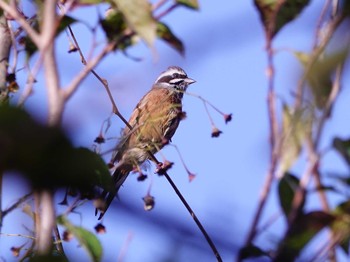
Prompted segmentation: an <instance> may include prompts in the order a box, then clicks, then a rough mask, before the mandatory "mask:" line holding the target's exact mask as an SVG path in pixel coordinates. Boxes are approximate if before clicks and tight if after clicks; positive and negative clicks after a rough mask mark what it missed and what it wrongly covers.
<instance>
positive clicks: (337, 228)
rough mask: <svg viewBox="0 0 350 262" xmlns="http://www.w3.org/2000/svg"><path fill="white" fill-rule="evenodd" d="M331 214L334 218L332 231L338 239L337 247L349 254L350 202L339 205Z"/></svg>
mask: <svg viewBox="0 0 350 262" xmlns="http://www.w3.org/2000/svg"><path fill="white" fill-rule="evenodd" d="M332 214H333V215H334V216H335V217H336V220H335V222H334V223H333V225H332V231H333V233H334V235H335V236H337V239H339V246H340V247H341V248H342V249H343V250H344V252H345V253H347V254H350V250H349V242H350V200H348V201H345V202H343V203H341V204H339V205H338V206H337V207H336V208H335V209H334V211H333V212H332Z"/></svg>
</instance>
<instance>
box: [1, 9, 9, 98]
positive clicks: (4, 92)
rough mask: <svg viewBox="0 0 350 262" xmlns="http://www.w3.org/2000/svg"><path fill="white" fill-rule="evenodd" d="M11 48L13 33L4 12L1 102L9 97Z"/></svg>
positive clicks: (2, 23)
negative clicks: (8, 77)
mask: <svg viewBox="0 0 350 262" xmlns="http://www.w3.org/2000/svg"><path fill="white" fill-rule="evenodd" d="M10 49H11V35H10V30H9V28H8V25H7V19H6V17H5V15H4V13H3V14H2V15H1V16H0V103H2V102H4V101H6V100H7V98H8V93H9V90H8V88H7V81H6V78H7V69H8V65H9V57H10Z"/></svg>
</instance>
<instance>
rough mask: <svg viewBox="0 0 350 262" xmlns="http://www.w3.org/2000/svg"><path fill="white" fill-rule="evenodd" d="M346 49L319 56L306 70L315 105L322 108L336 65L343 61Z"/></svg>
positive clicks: (329, 89)
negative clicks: (307, 70)
mask: <svg viewBox="0 0 350 262" xmlns="http://www.w3.org/2000/svg"><path fill="white" fill-rule="evenodd" d="M347 55H348V50H341V51H338V52H335V53H333V54H329V55H323V56H321V57H320V58H319V59H318V60H317V61H316V62H315V63H314V64H313V65H312V67H311V69H310V70H309V72H307V75H306V77H307V80H308V83H309V86H310V89H311V93H312V95H313V97H314V101H315V104H316V106H317V107H318V108H319V109H322V108H324V106H325V105H326V103H327V101H328V98H329V95H330V93H331V90H332V82H333V81H332V79H333V75H334V72H335V70H336V68H337V67H338V65H341V64H343V63H344V61H345V59H346V57H347Z"/></svg>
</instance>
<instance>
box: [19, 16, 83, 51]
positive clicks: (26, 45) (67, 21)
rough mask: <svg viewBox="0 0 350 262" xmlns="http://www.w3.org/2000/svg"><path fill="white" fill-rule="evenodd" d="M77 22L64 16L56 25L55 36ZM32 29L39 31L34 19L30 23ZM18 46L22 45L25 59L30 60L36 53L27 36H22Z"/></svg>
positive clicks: (36, 20) (34, 46)
mask: <svg viewBox="0 0 350 262" xmlns="http://www.w3.org/2000/svg"><path fill="white" fill-rule="evenodd" d="M75 22H77V20H76V19H74V18H72V17H70V16H67V15H65V16H64V17H63V18H62V19H61V21H60V24H59V25H58V28H57V31H56V36H58V35H59V34H60V33H61V32H62V31H64V30H65V29H66V28H67V27H68V26H69V25H71V24H73V23H75ZM32 27H33V28H34V29H35V30H36V31H38V30H39V22H38V19H35V21H33V23H32ZM20 44H22V45H24V49H25V51H26V53H27V58H30V57H31V56H32V55H33V54H35V52H36V51H38V47H37V46H36V45H35V44H34V43H33V41H32V39H30V37H29V36H24V37H22V38H21V39H20Z"/></svg>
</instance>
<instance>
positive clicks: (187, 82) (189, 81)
mask: <svg viewBox="0 0 350 262" xmlns="http://www.w3.org/2000/svg"><path fill="white" fill-rule="evenodd" d="M184 80H185V83H186V84H188V85H190V84H193V83H196V80H193V79H192V78H189V77H187V78H185V79H184Z"/></svg>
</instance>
